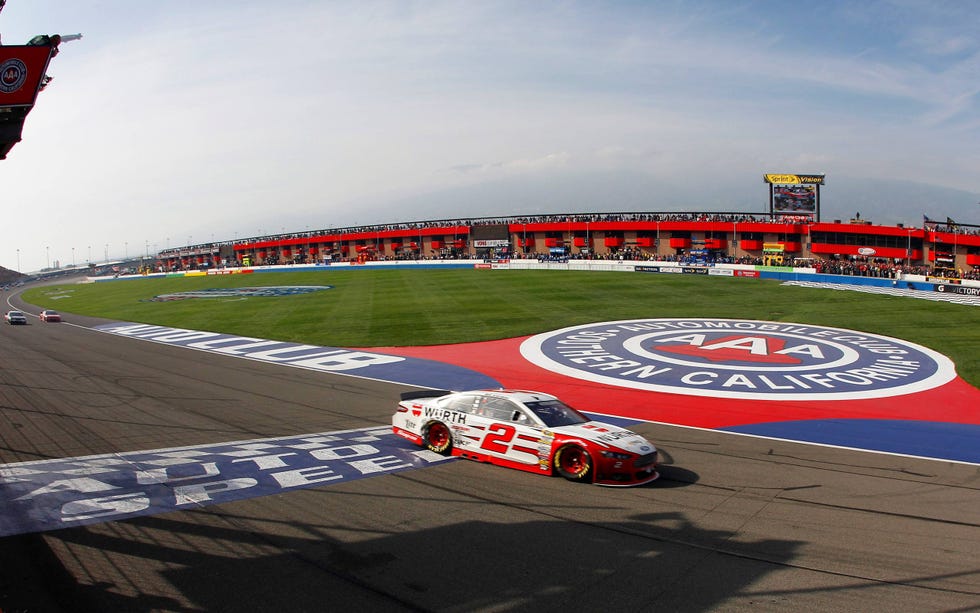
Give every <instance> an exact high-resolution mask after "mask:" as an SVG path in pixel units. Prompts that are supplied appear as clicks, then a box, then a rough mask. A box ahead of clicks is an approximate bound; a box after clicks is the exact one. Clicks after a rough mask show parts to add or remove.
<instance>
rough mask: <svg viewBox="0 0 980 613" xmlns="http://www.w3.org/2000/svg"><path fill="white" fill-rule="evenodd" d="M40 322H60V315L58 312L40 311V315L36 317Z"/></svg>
mask: <svg viewBox="0 0 980 613" xmlns="http://www.w3.org/2000/svg"><path fill="white" fill-rule="evenodd" d="M37 318H38V319H40V320H41V321H61V314H60V313H58V311H52V310H51V309H48V310H46V311H41V314H40V315H38V316H37Z"/></svg>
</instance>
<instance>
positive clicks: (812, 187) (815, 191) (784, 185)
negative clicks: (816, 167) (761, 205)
mask: <svg viewBox="0 0 980 613" xmlns="http://www.w3.org/2000/svg"><path fill="white" fill-rule="evenodd" d="M762 178H763V181H765V182H766V183H768V184H769V186H770V187H769V189H770V192H769V195H770V198H771V205H772V211H771V212H772V213H775V214H777V215H810V216H814V215H815V216H817V217H819V214H820V210H819V209H820V186H821V185H823V182H824V175H804V174H765V175H763V177H762Z"/></svg>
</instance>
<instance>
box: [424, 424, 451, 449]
mask: <svg viewBox="0 0 980 613" xmlns="http://www.w3.org/2000/svg"><path fill="white" fill-rule="evenodd" d="M425 446H426V447H427V448H428V449H429V450H430V451H435V452H436V453H442V454H448V453H449V452H450V451H451V450H452V448H453V436H452V433H451V432H450V431H449V426H447V425H446V424H444V423H442V422H441V421H434V422H432V423H431V424H429V427H428V428H426V430H425Z"/></svg>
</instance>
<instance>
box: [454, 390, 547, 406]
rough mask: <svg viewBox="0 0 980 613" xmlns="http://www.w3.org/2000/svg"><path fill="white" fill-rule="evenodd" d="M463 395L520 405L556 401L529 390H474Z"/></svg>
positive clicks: (541, 393) (543, 394)
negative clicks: (501, 399) (480, 395)
mask: <svg viewBox="0 0 980 613" xmlns="http://www.w3.org/2000/svg"><path fill="white" fill-rule="evenodd" d="M462 393H464V394H483V395H486V396H496V397H499V398H508V399H510V400H516V401H517V402H520V403H528V402H540V401H542V400H557V398H556V397H555V396H552V395H551V394H546V393H544V392H534V391H530V390H515V389H493V390H491V389H485V390H475V391H471V392H462Z"/></svg>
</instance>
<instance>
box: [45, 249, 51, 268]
mask: <svg viewBox="0 0 980 613" xmlns="http://www.w3.org/2000/svg"><path fill="white" fill-rule="evenodd" d="M44 253H45V255H46V256H47V258H48V268H51V247H45V248H44Z"/></svg>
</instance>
